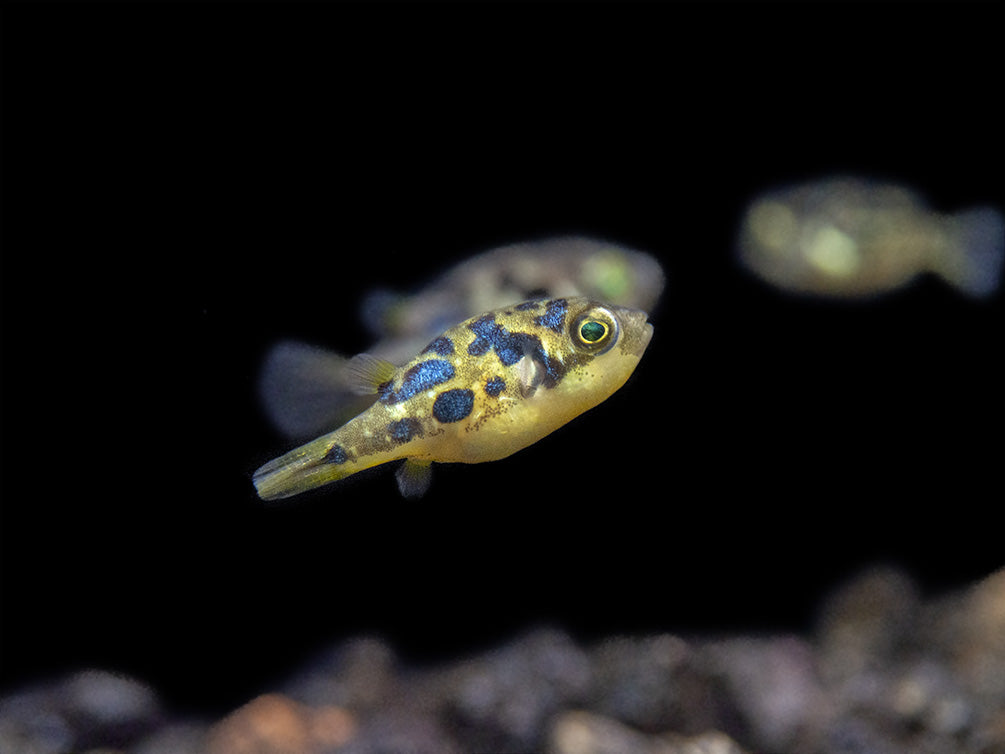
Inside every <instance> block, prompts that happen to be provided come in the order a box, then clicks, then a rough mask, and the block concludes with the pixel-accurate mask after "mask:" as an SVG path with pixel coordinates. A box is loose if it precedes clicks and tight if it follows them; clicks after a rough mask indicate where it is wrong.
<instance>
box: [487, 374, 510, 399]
mask: <svg viewBox="0 0 1005 754" xmlns="http://www.w3.org/2000/svg"><path fill="white" fill-rule="evenodd" d="M505 389H506V380H504V379H503V378H502V377H493V378H492V379H490V380H489V381H488V382H486V383H485V392H486V394H488V395H491V396H492V397H493V398H495V397H496V396H497V395H499V393H501V392H502V391H503V390H505Z"/></svg>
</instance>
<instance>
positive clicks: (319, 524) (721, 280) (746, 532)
mask: <svg viewBox="0 0 1005 754" xmlns="http://www.w3.org/2000/svg"><path fill="white" fill-rule="evenodd" d="M5 15H6V17H7V18H6V20H7V21H9V24H7V23H5V26H7V29H6V34H5V37H9V38H10V42H11V44H10V45H9V46H8V45H7V40H5V47H6V48H7V49H6V50H5V53H6V54H5V58H6V59H7V60H6V61H5V69H6V70H5V83H4V89H5V96H4V103H5V116H4V121H5V128H4V131H5V133H4V144H5V150H4V151H5V157H4V159H5V167H4V172H5V180H4V189H5V198H4V205H5V212H4V214H5V221H4V225H5V230H4V254H3V276H2V280H3V305H4V309H3V319H2V323H3V339H2V343H3V407H2V410H3V420H2V427H3V476H2V484H3V487H2V493H3V496H2V500H3V509H2V556H0V557H2V579H3V583H2V592H0V593H2V600H3V604H2V608H0V609H2V612H0V615H2V616H3V618H2V620H3V626H2V634H0V637H2V642H3V645H2V654H0V686H2V688H4V689H9V688H14V687H17V686H19V685H20V684H23V683H25V682H27V681H29V680H32V679H35V678H38V677H43V676H45V675H48V674H54V673H62V672H63V671H65V670H68V669H73V668H77V667H85V666H87V667H90V666H98V667H108V668H112V669H117V670H121V671H125V672H129V673H131V674H134V675H136V676H139V677H141V678H144V679H146V680H148V681H150V682H151V683H152V684H153V685H154V686H155V687H157V688H158V689H160V690H162V691H163V693H164V694H165V695H166V697H167V698H168V699H169V700H170V701H172V702H173V703H174V704H176V705H180V706H184V707H188V708H191V709H197V710H202V709H205V710H217V711H222V710H225V709H229V708H230V707H232V706H233V705H235V704H237V703H239V702H241V701H243V700H244V699H247V698H248V697H249V696H250V695H252V694H254V693H257V692H258V691H261V690H264V689H267V688H269V687H270V685H271V684H272V683H273V682H274V680H275V679H278V678H282V677H284V676H285V675H286V674H287V673H288V672H289V669H290V668H291V667H292V666H294V665H296V664H297V663H299V662H300V661H301V660H302V659H303V658H305V657H307V656H310V655H312V654H313V653H314V652H315V651H316V650H317V648H318V647H321V646H326V645H328V644H330V643H331V642H332V641H334V640H336V639H338V638H340V637H344V636H348V635H352V634H354V633H358V632H370V633H377V634H380V635H383V636H385V637H388V638H389V639H390V640H391V641H393V643H394V645H395V646H396V647H397V648H398V649H399V651H400V652H402V654H403V655H405V656H406V657H408V658H412V659H415V660H423V659H435V658H440V657H451V656H455V655H457V654H458V653H462V652H465V651H468V650H470V649H472V648H476V647H484V646H488V645H490V644H493V643H495V642H498V641H500V640H502V639H504V638H506V637H509V636H511V635H513V633H514V632H516V631H518V630H520V629H521V628H523V627H525V626H528V625H535V624H538V623H541V622H551V623H553V624H558V625H561V626H563V627H564V628H565V629H567V630H569V631H570V632H572V634H573V635H575V636H577V637H581V638H583V639H590V638H592V637H599V636H602V635H605V634H608V633H612V632H646V631H653V630H665V631H683V630H687V631H694V632H716V631H721V630H738V631H739V630H758V629H767V628H781V629H793V630H800V629H802V628H805V627H806V626H808V625H809V624H810V623H811V622H812V620H813V618H814V616H813V606H814V605H817V604H818V603H819V600H820V596H821V594H823V593H824V592H825V591H827V590H828V589H830V588H831V587H833V585H834V584H835V583H837V582H839V581H842V580H844V579H845V578H846V577H847V575H848V574H850V573H852V572H854V571H856V570H857V569H858V568H860V567H861V566H862V565H864V564H868V563H874V562H877V561H880V562H891V563H895V564H898V565H901V566H903V567H905V568H907V569H908V570H909V571H910V572H911V573H912V574H913V575H914V576H915V577H916V578H917V579H918V580H919V583H920V584H921V586H922V588H924V589H926V590H928V591H930V592H938V591H940V590H943V589H947V588H950V587H953V586H959V585H962V584H965V583H968V582H970V581H972V580H974V579H976V578H978V577H981V576H983V575H985V574H986V573H988V572H990V571H991V570H992V569H993V568H995V567H997V566H999V565H1000V564H1001V561H1002V532H1003V524H1005V522H1003V517H1005V514H1003V508H1002V505H1001V502H1002V498H1003V492H1005V490H1003V473H1002V472H1003V469H1002V462H1003V458H1005V432H1003V422H1002V419H1003V409H1005V400H1003V385H1005V356H1003V354H1005V352H1003V343H1005V341H1003V335H1005V317H1003V314H1005V312H1003V300H1005V299H1003V297H1002V295H1001V294H999V295H998V296H997V297H996V298H994V299H993V300H991V301H988V302H981V303H976V302H973V301H971V300H968V299H965V298H964V297H962V296H961V295H959V294H958V293H956V292H955V291H953V290H951V289H950V288H949V287H947V286H946V285H944V284H942V283H941V282H939V281H936V280H923V281H921V282H920V283H919V284H918V285H917V286H915V287H913V288H911V289H909V290H904V291H901V292H898V293H896V294H894V295H891V296H890V297H888V298H885V299H882V300H878V301H875V302H873V303H871V304H869V305H866V306H861V307H852V306H846V305H824V304H819V303H817V304H813V303H810V302H806V301H802V300H798V299H792V298H787V297H785V296H783V295H782V294H780V293H776V292H774V291H772V290H770V289H768V288H766V287H765V286H763V285H762V284H760V283H759V282H757V281H756V280H754V279H752V278H749V277H747V276H746V275H745V274H744V273H743V272H742V271H741V270H739V269H737V268H736V267H735V266H734V263H733V261H732V256H731V244H732V238H733V234H734V232H735V228H736V227H737V223H738V221H739V216H740V212H741V211H742V208H743V206H744V205H745V203H746V202H747V201H748V199H749V198H750V197H752V196H753V195H755V194H756V193H757V192H759V191H760V190H762V189H764V188H768V187H771V186H775V185H777V184H779V183H789V182H792V181H797V180H802V179H805V178H811V177H815V176H823V175H828V174H831V173H834V172H846V171H847V172H856V173H861V174H866V175H875V176H880V177H889V178H892V179H895V180H897V181H899V182H903V183H905V184H907V185H910V186H912V187H914V188H916V189H917V190H918V191H920V192H921V193H922V194H924V195H926V196H927V197H928V198H929V199H930V200H931V202H932V204H933V205H934V206H936V207H938V208H940V209H944V210H952V209H956V208H962V207H966V206H970V205H972V204H975V203H980V202H984V203H992V204H995V205H997V206H999V207H1002V206H1003V205H1005V181H1003V171H1002V165H1003V164H1005V162H1003V157H1005V154H1003V142H1002V137H1001V135H1002V133H1005V116H1003V112H1002V101H1001V96H1000V94H1001V91H1002V84H1003V73H1002V71H1003V67H1002V62H1003V60H1002V57H1003V56H1002V44H1001V34H1000V29H1001V21H1002V20H1003V19H1002V11H1001V8H1000V7H997V6H992V5H982V6H969V5H968V6H962V7H960V6H955V5H954V6H948V5H946V6H922V7H903V6H899V5H897V6H881V7H870V8H866V7H858V6H823V7H812V8H796V7H793V6H755V7H752V8H748V7H743V8H735V7H731V6H714V7H709V8H706V7H704V6H684V7H676V6H675V7H660V6H656V7H651V6H633V7H628V8H622V7H614V6H598V7H594V6H589V7H585V6H584V7H578V6H576V7H568V8H567V7H565V6H562V7H548V8H518V7H512V8H510V7H496V8H489V9H478V10H475V9H465V10H462V9H460V8H454V7H444V8H419V9H404V8H395V7H383V8H380V9H373V10H370V9H363V8H361V7H348V8H313V7H311V8H307V7H305V8H300V9H296V10H292V11H284V10H279V9H269V10H266V9H264V8H244V9H241V10H236V9H235V10H234V11H233V12H229V11H225V10H223V9H222V8H218V9H212V10H206V9H201V10H199V11H194V10H193V11H187V10H176V11H172V12H168V11H166V10H165V9H160V10H153V11H146V10H137V11H132V12H129V13H126V12H125V11H119V10H116V9H111V8H109V9H105V10H103V11H102V12H101V13H96V14H90V15H87V16H86V17H85V16H84V15H82V14H80V13H77V12H75V11H71V10H67V9H62V10H60V11H59V12H58V13H56V14H54V18H50V17H48V16H47V17H46V18H44V19H43V18H41V17H37V16H35V15H34V14H33V13H32V12H31V11H29V10H27V9H17V10H16V11H14V12H13V13H7V14H5ZM799 30H802V31H801V32H799ZM935 48H939V49H940V50H946V51H945V52H944V53H940V54H935V53H934V52H933V50H934V49H935ZM950 52H951V54H950ZM8 61H9V64H8ZM565 232H577V233H584V234H588V235H596V236H602V237H609V238H611V239H612V240H616V241H619V242H622V243H624V244H627V245H631V246H634V247H637V248H640V249H643V250H647V251H649V252H651V253H653V254H655V255H657V256H658V257H659V259H660V260H661V262H662V264H663V266H664V268H665V270H666V272H667V275H668V285H667V289H666V291H665V294H664V298H663V300H662V303H661V305H660V307H659V309H658V311H656V312H655V313H654V314H653V317H652V320H653V322H654V323H655V328H656V334H655V337H654V339H653V341H652V344H651V346H650V349H649V352H648V353H647V355H646V357H645V359H644V361H643V362H642V364H641V367H640V368H639V370H638V372H637V373H636V375H635V376H634V377H633V378H632V380H631V381H630V382H629V383H628V385H627V386H626V387H625V388H624V389H623V390H622V391H621V392H619V393H618V394H617V395H615V396H614V397H613V398H612V399H611V400H609V401H608V402H607V403H605V404H604V405H602V406H600V407H599V408H597V409H596V410H595V411H594V412H592V413H590V414H589V415H587V416H584V417H581V418H580V419H578V420H577V421H576V422H575V423H574V424H572V425H570V426H568V427H566V428H565V429H563V430H562V431H560V432H557V433H555V434H554V435H552V436H550V437H548V438H546V439H545V440H544V441H542V442H540V443H538V444H537V445H535V446H534V447H532V448H529V449H527V450H525V451H523V452H521V453H520V454H518V455H517V456H514V457H512V458H511V459H508V460H506V461H503V462H499V463H497V464H492V465H482V466H472V467H460V466H455V467H448V468H441V469H437V470H436V471H435V475H434V480H433V487H432V489H431V491H430V493H429V495H428V496H427V497H426V498H424V499H423V500H422V501H421V502H420V503H412V502H405V501H403V500H402V499H401V498H400V497H399V496H398V495H397V492H396V490H395V486H394V481H393V476H392V474H391V472H390V470H388V471H386V472H375V473H373V474H370V475H363V478H360V479H358V480H355V479H354V480H353V481H352V482H350V483H347V484H345V485H343V486H342V487H341V488H340V489H338V490H337V491H321V492H318V493H313V494H310V495H307V496H305V497H304V498H303V500H302V501H298V502H293V503H291V504H290V505H288V506H285V507H264V506H263V505H262V504H260V503H259V501H258V500H257V498H256V496H255V494H254V489H253V488H252V486H251V483H250V475H251V472H252V471H253V470H254V469H255V468H256V467H257V466H258V465H259V464H261V463H262V462H264V461H266V460H268V459H269V458H271V457H273V456H275V455H277V454H278V453H280V452H282V451H283V450H285V449H286V447H285V445H284V442H283V440H282V439H281V438H279V437H278V436H277V435H276V434H274V433H273V432H272V431H271V430H270V428H269V427H268V426H267V424H266V422H265V420H264V418H263V417H262V415H261V414H260V412H259V409H258V407H257V404H256V401H255V397H254V381H255V376H256V373H257V368H258V365H259V362H260V359H261V357H262V355H263V353H264V351H265V349H266V348H267V347H268V346H269V344H270V343H272V342H273V341H274V340H275V339H276V338H278V337H282V336H294V337H298V338H301V339H304V340H308V341H312V342H316V343H319V344H322V345H328V346H331V347H333V348H336V349H338V350H341V351H344V352H355V351H357V350H360V349H362V348H365V347H366V345H367V342H366V338H365V335H364V332H363V330H362V328H361V327H360V325H359V321H358V318H357V314H356V310H357V306H358V304H359V302H360V299H361V297H362V296H363V294H364V293H365V292H366V291H367V290H369V289H370V288H371V287H372V286H375V285H378V284H382V285H387V286H392V287H397V288H400V289H406V290H407V289H410V288H414V287H416V286H419V285H421V284H422V283H423V282H424V281H425V280H427V279H429V278H430V277H431V276H433V275H435V274H436V273H437V272H439V271H441V270H442V269H443V268H444V267H445V266H446V265H449V264H451V263H453V262H455V261H457V260H459V259H461V258H463V257H464V256H465V255H467V254H470V253H473V252H477V251H481V250H485V249H488V248H491V247H492V246H495V245H498V244H502V243H508V242H512V241H516V240H524V239H528V238H534V237H540V236H545V235H551V234H557V233H565Z"/></svg>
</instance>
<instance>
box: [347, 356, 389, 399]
mask: <svg viewBox="0 0 1005 754" xmlns="http://www.w3.org/2000/svg"><path fill="white" fill-rule="evenodd" d="M346 368H347V369H348V372H349V386H350V388H351V389H352V390H353V392H355V393H358V394H359V395H374V394H375V393H376V392H377V388H379V387H380V386H381V385H383V384H384V383H385V382H388V381H390V380H391V379H392V378H393V377H394V374H395V372H397V371H398V367H396V366H395V365H394V364H392V363H391V362H390V361H384V360H383V359H378V358H377V357H376V356H371V355H370V354H368V353H360V354H357V355H355V356H353V357H352V358H351V359H349V363H348V364H347V365H346Z"/></svg>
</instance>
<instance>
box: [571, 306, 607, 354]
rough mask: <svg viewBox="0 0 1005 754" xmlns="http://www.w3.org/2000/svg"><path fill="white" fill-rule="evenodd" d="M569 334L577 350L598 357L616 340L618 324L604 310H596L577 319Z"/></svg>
mask: <svg viewBox="0 0 1005 754" xmlns="http://www.w3.org/2000/svg"><path fill="white" fill-rule="evenodd" d="M570 334H571V335H572V339H573V342H574V343H575V344H576V345H577V346H578V347H579V348H581V349H583V350H586V351H590V352H592V353H593V354H594V355H599V354H602V353H604V352H605V351H606V350H607V349H608V348H610V347H611V346H613V345H614V342H615V341H616V340H617V339H618V322H617V320H616V319H615V318H614V315H613V314H611V313H610V312H608V311H607V310H606V309H603V308H596V309H593V310H592V311H588V312H586V313H585V314H584V315H583V316H582V317H580V318H579V319H577V320H576V321H575V323H574V324H573V326H572V328H571V332H570Z"/></svg>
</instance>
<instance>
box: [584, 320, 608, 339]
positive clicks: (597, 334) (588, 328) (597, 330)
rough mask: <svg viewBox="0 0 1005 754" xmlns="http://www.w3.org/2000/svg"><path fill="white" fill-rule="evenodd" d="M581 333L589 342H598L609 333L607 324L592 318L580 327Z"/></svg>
mask: <svg viewBox="0 0 1005 754" xmlns="http://www.w3.org/2000/svg"><path fill="white" fill-rule="evenodd" d="M579 334H580V336H581V337H582V338H583V340H585V341H586V342H587V343H596V342H597V341H598V340H600V339H601V338H602V337H604V336H605V335H607V325H605V324H604V323H603V322H595V321H593V320H590V321H589V322H584V323H583V326H582V327H580V328H579Z"/></svg>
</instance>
